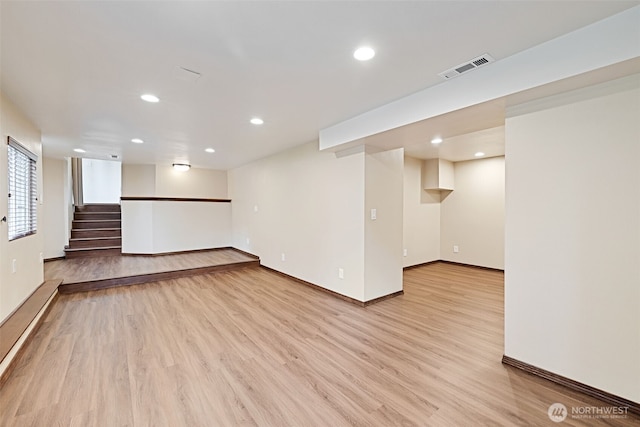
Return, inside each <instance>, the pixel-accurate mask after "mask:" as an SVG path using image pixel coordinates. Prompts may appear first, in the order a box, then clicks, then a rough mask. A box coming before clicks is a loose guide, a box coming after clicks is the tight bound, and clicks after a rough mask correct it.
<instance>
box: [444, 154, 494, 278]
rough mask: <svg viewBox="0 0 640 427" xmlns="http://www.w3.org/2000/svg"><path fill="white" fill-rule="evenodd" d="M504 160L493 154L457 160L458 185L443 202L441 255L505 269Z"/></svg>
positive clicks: (452, 259)
mask: <svg viewBox="0 0 640 427" xmlns="http://www.w3.org/2000/svg"><path fill="white" fill-rule="evenodd" d="M504 163H505V160H504V157H492V158H489V159H476V160H469V161H465V162H456V163H454V164H453V170H454V171H453V173H454V177H455V189H454V190H453V191H451V192H450V193H443V195H442V196H443V198H442V202H441V205H440V258H441V259H443V260H445V261H454V262H460V263H463V264H470V265H477V266H481V267H490V268H498V269H504V180H505V172H504ZM454 245H455V246H457V247H458V250H459V252H458V253H455V252H454V250H453V247H454Z"/></svg>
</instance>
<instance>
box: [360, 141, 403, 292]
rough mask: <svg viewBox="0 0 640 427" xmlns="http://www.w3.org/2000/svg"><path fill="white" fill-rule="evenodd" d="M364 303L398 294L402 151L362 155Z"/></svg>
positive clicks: (400, 288)
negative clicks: (363, 182)
mask: <svg viewBox="0 0 640 427" xmlns="http://www.w3.org/2000/svg"><path fill="white" fill-rule="evenodd" d="M364 160H365V193H364V195H365V198H364V207H365V212H364V215H365V220H364V227H365V228H364V242H365V246H364V268H365V270H364V283H365V287H364V298H365V299H364V300H365V301H369V300H372V299H375V298H378V297H381V296H385V295H389V294H392V293H394V292H398V291H401V290H402V204H403V200H402V199H403V191H402V187H403V181H404V149H403V148H400V149H397V150H391V151H384V152H380V153H373V154H366V155H365V158H364Z"/></svg>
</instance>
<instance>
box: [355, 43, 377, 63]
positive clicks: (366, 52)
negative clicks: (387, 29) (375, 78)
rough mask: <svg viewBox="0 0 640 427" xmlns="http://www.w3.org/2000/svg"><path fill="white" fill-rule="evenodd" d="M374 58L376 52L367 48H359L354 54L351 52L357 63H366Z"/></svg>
mask: <svg viewBox="0 0 640 427" xmlns="http://www.w3.org/2000/svg"><path fill="white" fill-rule="evenodd" d="M374 56H376V51H375V50H373V49H372V48H370V47H369V46H362V47H359V48H358V49H356V51H355V52H353V57H354V58H356V59H357V60H358V61H368V60H370V59H371V58H373V57H374Z"/></svg>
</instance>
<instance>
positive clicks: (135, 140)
mask: <svg viewBox="0 0 640 427" xmlns="http://www.w3.org/2000/svg"><path fill="white" fill-rule="evenodd" d="M131 142H133V143H134V144H142V143H143V142H144V141H143V140H141V139H140V138H133V139H132V140H131Z"/></svg>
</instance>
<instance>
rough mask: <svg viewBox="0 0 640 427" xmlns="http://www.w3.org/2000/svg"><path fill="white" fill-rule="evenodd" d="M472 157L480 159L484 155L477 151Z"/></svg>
mask: <svg viewBox="0 0 640 427" xmlns="http://www.w3.org/2000/svg"><path fill="white" fill-rule="evenodd" d="M474 156H476V157H482V156H484V153H483V152H482V151H478V152H477V153H476V154H474Z"/></svg>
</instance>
